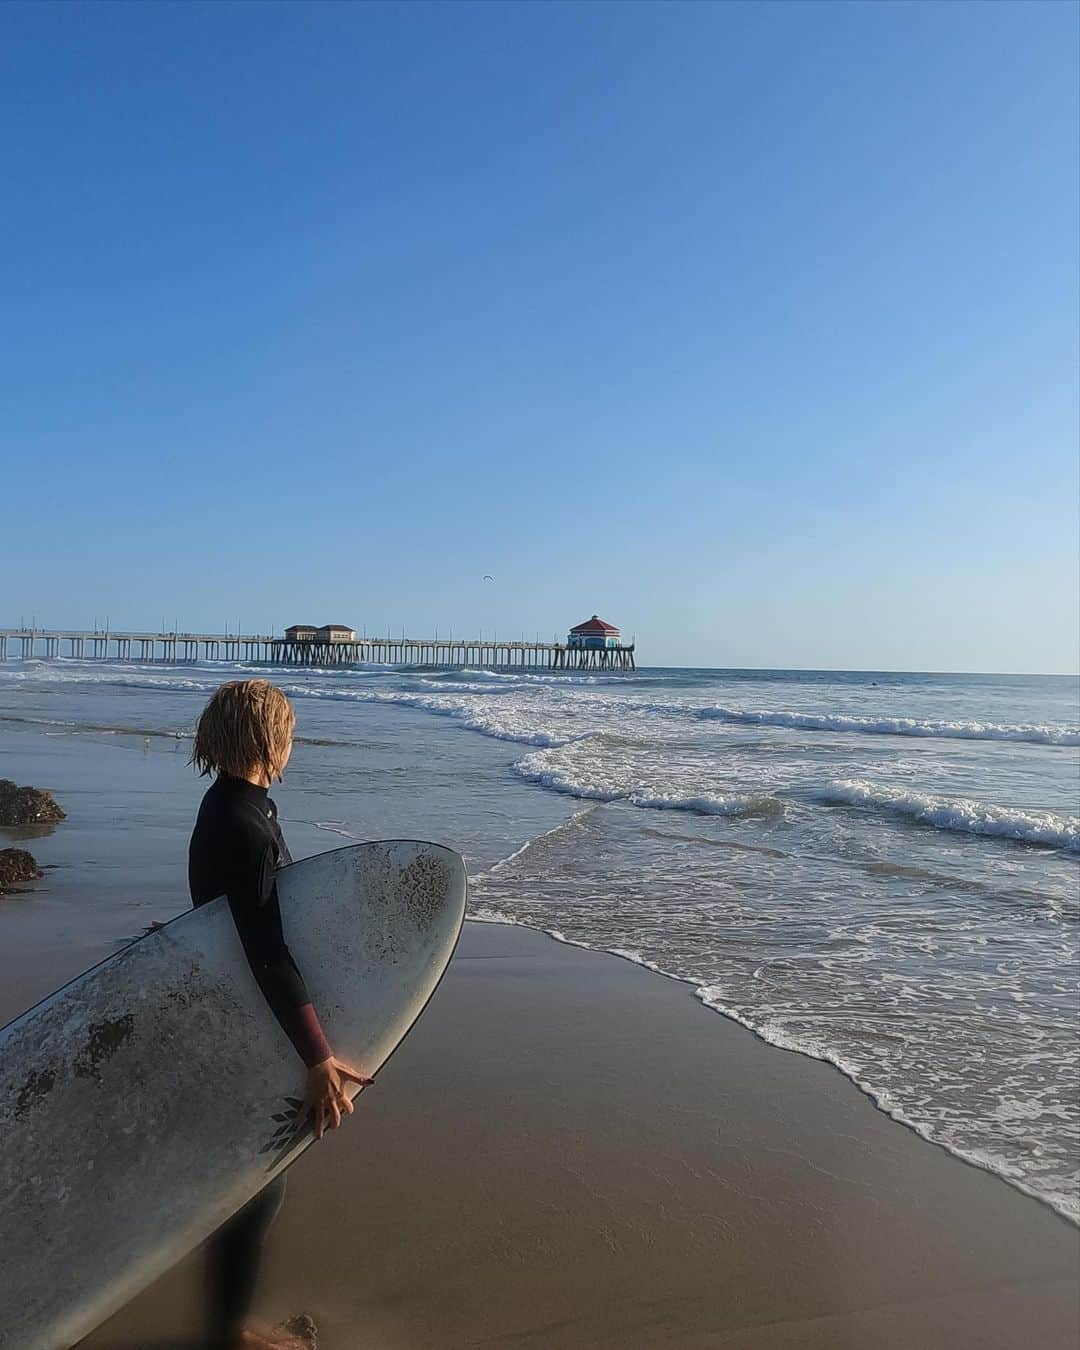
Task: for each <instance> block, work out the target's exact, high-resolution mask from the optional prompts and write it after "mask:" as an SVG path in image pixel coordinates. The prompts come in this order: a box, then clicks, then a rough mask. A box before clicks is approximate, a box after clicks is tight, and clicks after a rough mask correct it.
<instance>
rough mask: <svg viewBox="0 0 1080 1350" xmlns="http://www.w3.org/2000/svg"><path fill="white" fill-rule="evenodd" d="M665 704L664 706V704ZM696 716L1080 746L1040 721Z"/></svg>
mask: <svg viewBox="0 0 1080 1350" xmlns="http://www.w3.org/2000/svg"><path fill="white" fill-rule="evenodd" d="M661 706H662V705H661ZM689 711H691V712H692V713H693V715H694V716H696V717H701V718H705V719H706V720H709V719H714V720H716V721H719V722H734V723H737V724H738V725H740V726H755V727H791V728H793V729H795V730H798V731H855V732H861V733H862V734H863V735H867V736H923V737H934V738H938V739H945V740H960V741H1027V742H1029V743H1031V744H1033V745H1080V730H1078V729H1076V728H1075V727H1060V726H1050V725H1042V724H1038V723H1027V722H1021V723H1017V724H1013V725H1010V724H1008V723H1004V724H1003V723H995V722H968V721H958V722H944V721H924V720H923V719H921V718H917V717H856V716H849V715H847V714H844V713H828V714H824V713H821V714H819V713H797V712H774V711H772V710H771V709H767V708H757V709H755V708H725V707H721V706H720V705H719V704H714V705H713V706H712V707H707V708H695V709H690V710H689Z"/></svg>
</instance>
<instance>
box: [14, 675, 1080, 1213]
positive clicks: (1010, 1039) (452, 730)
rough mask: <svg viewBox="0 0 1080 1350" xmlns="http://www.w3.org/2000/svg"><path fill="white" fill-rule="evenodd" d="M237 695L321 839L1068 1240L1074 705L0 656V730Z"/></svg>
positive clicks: (1037, 698)
mask: <svg viewBox="0 0 1080 1350" xmlns="http://www.w3.org/2000/svg"><path fill="white" fill-rule="evenodd" d="M250 673H260V674H268V675H269V676H270V677H271V678H274V679H276V680H277V682H278V683H280V684H281V685H282V687H283V688H285V689H286V691H287V692H288V693H289V694H290V696H291V697H292V698H293V699H294V702H295V704H296V707H297V713H298V723H299V725H298V730H299V734H300V741H301V745H300V747H299V748H298V751H297V755H296V756H295V759H296V761H297V765H298V768H297V770H296V772H297V774H298V775H299V778H300V782H299V786H298V787H297V788H295V789H294V790H295V791H296V792H297V793H298V794H299V795H300V796H301V797H302V796H303V792H304V791H309V792H310V794H311V805H310V810H307V808H305V810H306V811H307V815H308V818H309V821H310V824H311V826H312V827H313V829H315V830H317V831H319V832H320V835H321V839H322V840H323V841H324V842H323V843H321V844H320V845H318V846H320V847H325V846H326V843H325V840H326V839H327V834H328V833H329V834H330V835H332V836H336V837H338V838H339V839H340V838H364V837H372V834H373V833H386V832H390V831H391V830H393V829H395V827H396V826H398V825H399V824H400V825H401V828H406V826H409V827H411V828H417V829H419V828H424V829H425V832H426V833H429V834H431V835H437V836H438V837H440V838H443V839H445V840H446V842H448V843H452V844H454V845H455V846H457V847H461V848H462V849H463V851H464V852H465V853H466V856H467V857H468V858H469V860H470V867H471V871H472V875H473V896H474V914H475V916H476V917H480V918H486V919H488V920H491V921H497V922H511V923H522V924H527V925H529V926H532V927H536V928H539V929H542V930H543V931H545V932H549V933H552V934H553V935H555V936H557V937H559V938H560V939H561V940H563V941H568V942H573V943H577V944H580V945H583V946H588V947H594V948H597V949H600V950H605V951H613V952H616V953H617V954H619V955H620V956H623V957H625V958H626V959H630V960H634V961H637V962H638V963H640V964H642V965H644V966H646V967H649V968H651V969H655V970H657V971H660V972H662V973H664V974H666V975H669V976H673V977H675V978H677V979H681V980H685V981H687V982H688V984H689V985H690V986H691V987H692V988H693V989H694V990H695V991H696V992H697V994H698V997H699V998H701V999H702V1001H703V1002H704V1003H706V1004H707V1005H708V1006H710V1007H712V1008H714V1009H716V1010H717V1011H718V1012H721V1013H723V1014H725V1015H727V1016H730V1017H734V1018H736V1019H737V1020H739V1021H740V1022H742V1023H743V1024H744V1025H746V1026H748V1027H750V1028H752V1029H753V1030H754V1031H755V1032H756V1033H757V1034H758V1035H760V1036H762V1037H763V1038H764V1039H766V1040H768V1041H770V1042H772V1043H773V1044H775V1045H777V1046H780V1047H783V1048H784V1049H786V1050H792V1051H796V1052H798V1053H802V1054H808V1055H813V1056H815V1057H818V1058H821V1059H824V1060H827V1061H829V1062H831V1063H832V1064H834V1065H836V1066H837V1068H838V1069H839V1070H840V1071H841V1072H843V1073H844V1074H846V1075H847V1076H848V1077H849V1078H851V1079H852V1080H853V1081H855V1082H856V1083H858V1084H859V1086H860V1087H861V1088H862V1089H863V1090H864V1091H866V1092H867V1093H868V1094H869V1095H870V1096H871V1097H872V1098H873V1099H874V1100H875V1101H876V1102H877V1103H878V1105H879V1106H880V1107H881V1108H882V1109H883V1110H886V1111H888V1112H889V1113H890V1114H892V1115H894V1116H895V1117H896V1118H897V1119H899V1120H902V1121H903V1122H905V1123H906V1124H908V1125H909V1126H911V1127H912V1128H913V1129H916V1130H918V1131H919V1132H920V1133H921V1134H923V1135H925V1136H926V1137H927V1138H929V1139H932V1140H934V1141H935V1142H937V1143H939V1144H941V1145H943V1146H944V1147H946V1148H949V1149H950V1150H952V1151H953V1152H954V1153H956V1154H958V1155H959V1156H961V1157H964V1158H966V1159H967V1160H968V1161H970V1162H972V1163H975V1164H976V1165H978V1166H981V1167H985V1168H988V1169H989V1170H992V1171H994V1172H996V1173H998V1174H999V1175H1000V1176H1002V1177H1004V1178H1005V1179H1007V1180H1008V1181H1009V1182H1011V1183H1012V1184H1014V1185H1016V1186H1018V1187H1020V1188H1021V1189H1024V1190H1025V1191H1028V1192H1030V1193H1031V1194H1033V1195H1036V1196H1038V1197H1040V1198H1041V1199H1043V1200H1044V1201H1046V1202H1047V1203H1048V1204H1051V1205H1053V1206H1054V1207H1055V1208H1056V1209H1058V1210H1059V1211H1060V1212H1061V1213H1063V1214H1066V1215H1068V1216H1069V1217H1071V1218H1073V1219H1074V1220H1080V1202H1078V1198H1077V1196H1078V1187H1080V1106H1078V1098H1080V1053H1078V1047H1077V1044H1076V1036H1075V1010H1076V1007H1077V1000H1078V998H1080V981H1078V972H1080V894H1078V876H1080V873H1078V867H1080V801H1078V783H1080V706H1078V698H1077V684H1076V681H1075V680H1069V679H1064V678H1057V677H1034V676H967V675H933V674H896V673H889V672H877V673H874V672H869V673H830V672H799V671H682V670H639V671H638V672H637V673H636V674H632V675H630V674H626V675H600V674H584V675H583V674H578V675H575V674H559V675H554V674H552V675H545V674H542V673H530V674H508V673H506V672H500V671H485V670H454V671H439V670H433V669H412V670H405V669H397V668H393V667H385V666H384V667H368V668H356V669H348V670H343V669H335V670H305V671H298V670H297V669H296V668H295V667H292V668H289V669H281V670H279V671H275V670H273V669H267V668H262V667H260V668H258V671H257V672H256V670H255V668H253V667H245V666H226V665H224V664H212V665H211V664H202V665H189V666H178V667H164V666H161V665H138V664H121V663H115V662H110V663H100V662H99V663H93V662H75V661H55V662H17V661H9V662H6V663H3V664H0V734H2V733H3V729H4V727H5V726H6V727H8V728H9V729H11V730H12V731H13V733H14V732H15V731H18V732H19V734H27V735H29V734H31V733H32V732H34V729H35V728H36V729H37V731H38V733H39V734H40V735H41V736H42V737H49V738H56V737H71V738H74V739H75V740H77V739H78V738H79V737H86V738H94V739H95V741H99V742H101V743H103V744H104V743H105V742H106V740H107V738H109V737H112V738H113V739H114V740H116V741H117V742H120V741H124V740H125V738H133V737H146V738H151V737H153V738H166V739H172V740H174V741H175V742H176V744H177V745H178V747H181V748H182V747H183V746H184V745H185V744H186V743H187V738H188V737H189V736H190V732H191V728H192V726H193V724H194V719H195V716H196V715H197V712H198V709H199V708H200V707H201V704H202V702H203V701H205V698H206V697H207V695H208V693H209V692H211V691H212V690H213V689H214V688H215V687H216V686H217V684H218V683H220V681H221V680H222V679H224V678H230V677H233V678H235V677H238V676H243V675H245V674H250ZM53 743H55V742H53ZM147 743H149V740H148V742H147ZM178 758H180V759H182V758H183V755H182V753H181V755H180V756H179V757H178ZM300 814H303V812H301V813H300ZM411 821H415V822H417V823H416V824H415V825H413V826H410V822H411Z"/></svg>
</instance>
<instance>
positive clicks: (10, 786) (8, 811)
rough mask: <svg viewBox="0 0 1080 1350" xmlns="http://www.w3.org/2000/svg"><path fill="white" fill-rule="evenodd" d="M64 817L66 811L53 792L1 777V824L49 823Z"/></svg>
mask: <svg viewBox="0 0 1080 1350" xmlns="http://www.w3.org/2000/svg"><path fill="white" fill-rule="evenodd" d="M63 819H64V812H63V811H62V810H61V809H60V807H59V806H58V805H57V804H56V801H55V799H54V797H53V795H52V793H51V792H46V791H45V789H44V788H35V787H19V786H18V784H17V783H13V782H12V781H11V779H10V778H0V825H49V824H52V823H53V821H57V820H63ZM29 856H30V855H29V854H27V857H29Z"/></svg>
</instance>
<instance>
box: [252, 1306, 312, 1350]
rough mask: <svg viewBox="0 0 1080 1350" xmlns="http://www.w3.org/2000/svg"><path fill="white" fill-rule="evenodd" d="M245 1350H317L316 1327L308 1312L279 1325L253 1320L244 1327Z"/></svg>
mask: <svg viewBox="0 0 1080 1350" xmlns="http://www.w3.org/2000/svg"><path fill="white" fill-rule="evenodd" d="M240 1343H242V1346H243V1350H317V1346H316V1327H315V1323H313V1322H312V1319H311V1318H309V1316H308V1315H306V1314H300V1316H296V1318H289V1320H288V1322H282V1323H281V1324H279V1326H277V1327H269V1326H266V1323H263V1322H252V1323H250V1324H248V1326H247V1327H244V1331H243V1341H242V1342H240Z"/></svg>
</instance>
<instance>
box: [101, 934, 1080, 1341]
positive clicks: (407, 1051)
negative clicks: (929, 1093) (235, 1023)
mask: <svg viewBox="0 0 1080 1350" xmlns="http://www.w3.org/2000/svg"><path fill="white" fill-rule="evenodd" d="M1078 1257H1080V1232H1078V1230H1077V1229H1076V1228H1074V1227H1073V1226H1072V1225H1070V1224H1068V1223H1067V1222H1065V1221H1064V1220H1062V1219H1061V1218H1059V1217H1058V1216H1057V1215H1055V1214H1054V1213H1053V1212H1052V1211H1050V1210H1049V1209H1047V1208H1045V1207H1044V1206H1043V1205H1041V1204H1039V1203H1038V1202H1037V1201H1034V1200H1030V1199H1028V1198H1027V1197H1025V1196H1023V1195H1021V1194H1019V1193H1017V1192H1016V1191H1014V1190H1012V1189H1011V1188H1010V1187H1009V1186H1007V1185H1006V1184H1005V1183H1004V1182H1002V1181H1000V1180H999V1179H998V1178H996V1177H994V1176H991V1175H989V1174H988V1173H985V1172H982V1171H979V1170H977V1169H975V1168H972V1167H969V1166H967V1165H966V1164H964V1163H962V1162H959V1161H958V1160H957V1159H955V1158H953V1157H951V1156H950V1155H949V1154H947V1153H945V1152H944V1151H943V1150H941V1149H939V1148H936V1147H935V1146H933V1145H931V1144H928V1143H926V1142H925V1141H923V1140H922V1139H920V1138H918V1137H917V1136H916V1135H915V1134H913V1133H912V1132H910V1131H909V1130H907V1129H905V1128H904V1127H902V1126H900V1125H898V1124H896V1123H895V1122H893V1121H892V1120H890V1119H888V1118H887V1117H886V1116H884V1115H883V1114H882V1113H881V1112H879V1111H877V1110H876V1109H875V1107H874V1106H873V1105H872V1103H871V1102H870V1101H869V1100H868V1099H867V1098H866V1097H864V1096H863V1095H862V1094H861V1093H860V1092H859V1091H858V1090H857V1089H856V1088H855V1087H853V1086H852V1085H851V1084H850V1083H849V1082H847V1081H846V1080H845V1079H844V1078H843V1077H842V1076H841V1075H840V1074H839V1073H837V1072H836V1071H835V1070H834V1069H832V1068H831V1067H829V1066H827V1065H825V1064H821V1063H817V1062H815V1061H812V1060H809V1059H805V1058H803V1057H802V1056H799V1055H796V1054H789V1053H787V1052H784V1051H781V1050H777V1049H775V1048H773V1047H771V1046H768V1045H765V1044H764V1043H762V1042H761V1041H759V1040H758V1039H757V1038H755V1037H754V1036H753V1035H751V1034H750V1033H749V1032H748V1031H746V1030H745V1029H744V1028H742V1027H740V1026H738V1025H736V1024H735V1023H733V1022H730V1021H728V1020H727V1019H725V1018H723V1017H720V1016H718V1015H717V1014H716V1013H714V1012H710V1011H709V1010H708V1009H706V1008H704V1007H702V1006H701V1005H700V1004H699V1003H698V1002H697V1001H696V1000H695V999H694V997H693V995H692V993H691V991H690V989H689V988H688V986H686V985H683V984H679V983H677V982H674V981H671V980H666V979H664V978H662V977H660V976H657V975H653V974H650V973H649V972H647V971H643V970H641V969H638V968H637V967H635V966H632V965H630V964H628V963H627V962H625V961H621V960H619V959H617V958H615V957H610V956H604V955H598V954H595V953H591V952H585V951H581V950H578V949H575V948H569V947H565V946H561V945H559V944H557V943H555V942H553V941H552V940H550V939H548V938H546V937H543V936H541V935H539V934H535V933H531V932H527V931H525V930H521V929H512V928H506V927H498V926H492V925H480V924H469V925H467V927H466V933H465V936H464V938H463V939H462V945H461V947H460V949H459V953H458V955H457V957H456V958H455V960H454V963H453V966H452V967H451V970H450V972H449V974H448V975H447V977H446V979H445V980H444V982H443V985H442V988H441V989H440V991H439V993H438V994H437V996H436V998H435V1000H434V1002H433V1003H432V1004H431V1006H430V1008H429V1009H428V1011H427V1012H426V1013H425V1015H424V1017H423V1018H422V1020H421V1022H420V1024H419V1025H418V1026H417V1028H416V1029H415V1030H414V1031H413V1032H412V1034H411V1035H410V1037H409V1039H408V1040H407V1042H406V1043H405V1044H404V1045H403V1046H402V1048H401V1049H400V1050H399V1051H398V1052H397V1054H396V1055H395V1056H394V1058H393V1060H392V1061H391V1063H390V1064H388V1065H387V1066H386V1068H385V1069H384V1071H383V1072H382V1073H381V1074H380V1076H379V1080H378V1082H377V1084H376V1085H375V1086H374V1087H373V1088H372V1089H371V1090H370V1091H369V1092H368V1093H367V1094H365V1096H364V1098H363V1100H362V1101H361V1102H360V1103H359V1104H358V1110H357V1112H356V1114H355V1116H354V1117H353V1118H352V1120H351V1121H349V1122H348V1123H347V1124H346V1125H345V1126H344V1127H343V1128H342V1129H341V1130H340V1131H339V1132H338V1133H337V1135H336V1136H333V1137H328V1138H327V1140H325V1141H324V1142H323V1143H321V1144H319V1145H317V1146H315V1147H313V1148H312V1149H310V1150H309V1152H308V1153H307V1154H306V1155H305V1156H304V1157H303V1158H302V1159H301V1160H300V1162H299V1163H297V1164H296V1166H295V1167H294V1168H293V1169H292V1170H291V1172H290V1173H289V1195H288V1198H287V1200H286V1204H285V1208H284V1210H283V1212H282V1214H281V1217H280V1219H279V1220H278V1223H277V1226H276V1230H275V1234H274V1244H273V1249H272V1251H271V1253H270V1255H269V1258H268V1262H267V1266H266V1269H265V1272H264V1279H263V1283H262V1286H261V1293H260V1300H259V1305H260V1306H259V1309H258V1311H259V1313H260V1314H261V1315H262V1316H264V1317H276V1316H284V1315H286V1314H288V1313H294V1312H299V1311H302V1310H307V1311H309V1312H311V1313H312V1314H313V1316H314V1317H315V1319H316V1320H317V1322H318V1323H319V1325H320V1328H321V1332H322V1338H321V1350H354V1348H355V1350H361V1348H364V1347H370V1348H371V1350H421V1348H423V1350H434V1348H435V1347H440V1348H441V1350H450V1347H464V1346H477V1347H486V1348H488V1350H491V1348H495V1350H499V1348H501V1347H530V1350H560V1348H561V1347H582V1346H602V1347H614V1346H620V1347H651V1346H657V1347H673V1346H679V1347H705V1346H709V1347H720V1346H723V1347H725V1348H726V1350H789V1348H792V1347H799V1348H800V1350H803V1348H807V1350H809V1348H811V1347H813V1348H817V1347H820V1348H821V1350H848V1348H851V1350H855V1347H858V1348H859V1350H867V1348H868V1347H874V1350H878V1348H879V1347H882V1348H885V1347H897V1350H899V1348H900V1347H903V1350H966V1347H971V1348H972V1350H998V1348H999V1347H1000V1348H1002V1350H1004V1348H1005V1347H1009V1350H1072V1347H1075V1346H1076V1345H1077V1343H1078V1340H1080V1311H1078ZM199 1269H200V1266H199V1261H198V1257H197V1255H196V1256H193V1257H191V1258H190V1259H189V1260H187V1261H185V1262H184V1263H182V1264H181V1265H180V1266H179V1267H178V1268H177V1269H176V1270H174V1271H172V1272H171V1273H170V1274H169V1275H167V1276H166V1277H165V1278H163V1279H162V1280H160V1281H158V1283H157V1284H155V1285H154V1286H152V1287H151V1288H150V1289H148V1290H146V1291H145V1292H144V1293H143V1294H142V1295H141V1296H140V1297H139V1298H138V1299H136V1300H135V1302H134V1303H132V1304H131V1305H130V1306H129V1307H128V1308H126V1309H124V1311H123V1312H121V1313H120V1314H118V1315H117V1316H115V1317H114V1318H113V1319H111V1321H110V1322H109V1323H108V1324H107V1325H106V1326H104V1327H102V1328H100V1329H99V1330H98V1332H96V1333H95V1334H94V1335H93V1336H91V1337H89V1338H88V1339H87V1340H85V1341H84V1342H83V1343H82V1350H121V1347H122V1350H135V1348H136V1347H138V1350H149V1348H150V1347H154V1350H158V1347H160V1348H161V1350H164V1347H165V1346H178V1345H180V1344H189V1343H190V1342H185V1341H184V1337H185V1336H189V1335H190V1334H191V1333H192V1329H193V1328H195V1327H196V1326H197V1319H196V1312H197V1301H198V1272H199Z"/></svg>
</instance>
